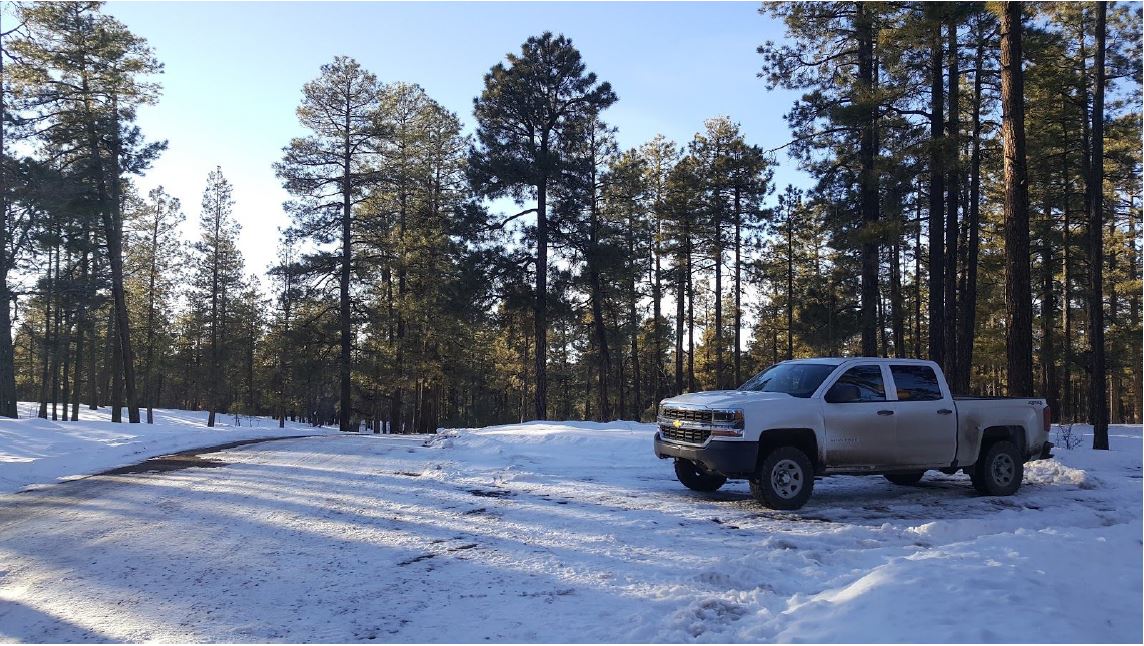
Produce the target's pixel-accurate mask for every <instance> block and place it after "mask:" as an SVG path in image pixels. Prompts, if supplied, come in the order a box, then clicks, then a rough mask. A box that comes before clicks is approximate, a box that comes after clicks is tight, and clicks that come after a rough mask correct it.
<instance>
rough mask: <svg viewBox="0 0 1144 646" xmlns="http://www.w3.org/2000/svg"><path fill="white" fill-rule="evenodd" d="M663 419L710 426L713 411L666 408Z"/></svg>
mask: <svg viewBox="0 0 1144 646" xmlns="http://www.w3.org/2000/svg"><path fill="white" fill-rule="evenodd" d="M662 417H663V419H668V420H680V421H683V422H694V423H696V424H710V423H711V411H709V410H703V409H698V408H666V407H665V408H664V409H663V415H662Z"/></svg>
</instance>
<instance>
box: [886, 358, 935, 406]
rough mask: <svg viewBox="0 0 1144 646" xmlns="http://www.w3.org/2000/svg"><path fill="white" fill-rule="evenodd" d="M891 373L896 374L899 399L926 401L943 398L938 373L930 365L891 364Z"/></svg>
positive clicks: (895, 383) (895, 379) (895, 384)
mask: <svg viewBox="0 0 1144 646" xmlns="http://www.w3.org/2000/svg"><path fill="white" fill-rule="evenodd" d="M890 374H891V375H893V376H894V387H895V388H897V391H898V400H899V401H904V402H919V401H921V402H926V401H934V400H937V399H941V398H942V396H941V386H939V385H938V383H937V375H936V374H934V371H933V368H930V367H929V366H895V365H891V366H890Z"/></svg>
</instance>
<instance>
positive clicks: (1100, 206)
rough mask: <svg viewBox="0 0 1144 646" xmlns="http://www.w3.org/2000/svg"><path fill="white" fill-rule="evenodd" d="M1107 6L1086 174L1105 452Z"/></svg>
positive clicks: (1098, 405) (1099, 10)
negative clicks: (1105, 54) (1105, 99)
mask: <svg viewBox="0 0 1144 646" xmlns="http://www.w3.org/2000/svg"><path fill="white" fill-rule="evenodd" d="M1107 13H1108V5H1107V4H1106V3H1104V2H1098V3H1096V62H1095V68H1096V69H1095V72H1096V85H1095V89H1094V90H1093V95H1092V155H1091V164H1092V166H1091V169H1090V170H1089V172H1088V186H1087V189H1086V191H1085V192H1086V193H1087V194H1088V234H1087V238H1088V264H1089V285H1088V322H1089V348H1090V350H1091V353H1092V369H1091V374H1090V375H1089V389H1088V393H1089V394H1088V420H1089V423H1090V424H1092V448H1094V449H1103V450H1107V449H1108V401H1107V400H1108V387H1107V373H1106V371H1105V360H1104V350H1105V348H1104V297H1103V296H1104V271H1103V270H1104V226H1103V223H1104V84H1105V74H1104V49H1105V46H1104V45H1105V23H1106V20H1107Z"/></svg>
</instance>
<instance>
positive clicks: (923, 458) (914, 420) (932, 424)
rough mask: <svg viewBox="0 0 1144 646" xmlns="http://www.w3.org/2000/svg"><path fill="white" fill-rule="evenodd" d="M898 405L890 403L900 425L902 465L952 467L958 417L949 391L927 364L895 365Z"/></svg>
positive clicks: (898, 444) (894, 383)
mask: <svg viewBox="0 0 1144 646" xmlns="http://www.w3.org/2000/svg"><path fill="white" fill-rule="evenodd" d="M890 378H891V379H892V383H891V384H890V387H891V388H893V391H892V392H894V393H895V394H897V401H891V402H888V405H889V406H890V407H891V408H893V410H894V418H895V420H896V421H897V436H898V442H897V447H898V449H897V452H898V456H897V458H898V460H897V462H898V464H899V465H901V466H903V467H929V468H932V467H937V466H949V465H950V464H951V463H952V462H953V459H954V457H956V454H957V413H956V409H955V408H954V405H953V397H952V395H951V394H950V392H949V390H948V387H947V386H946V385H945V384H944V383H943V381H942V380H941V379H940V378H939V377H938V375H937V373H936V372H935V371H934V369H933V368H932V367H930V366H928V365H924V364H909V363H900V364H898V363H891V364H890Z"/></svg>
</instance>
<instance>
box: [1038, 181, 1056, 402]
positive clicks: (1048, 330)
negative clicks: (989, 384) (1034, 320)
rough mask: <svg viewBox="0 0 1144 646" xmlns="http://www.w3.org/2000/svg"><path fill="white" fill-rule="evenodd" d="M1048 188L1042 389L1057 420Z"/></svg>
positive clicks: (1044, 234)
mask: <svg viewBox="0 0 1144 646" xmlns="http://www.w3.org/2000/svg"><path fill="white" fill-rule="evenodd" d="M1048 195H1049V192H1048V191H1045V204H1044V218H1045V220H1044V230H1043V232H1042V235H1041V337H1042V341H1041V388H1042V389H1043V391H1044V394H1045V399H1046V400H1047V402H1048V404H1049V409H1050V411H1051V414H1052V416H1053V418H1054V421H1056V418H1057V417H1058V416H1059V413H1058V411H1057V409H1058V408H1059V407H1060V383H1059V382H1058V381H1057V366H1056V360H1057V357H1056V347H1055V343H1054V340H1053V318H1054V317H1055V316H1056V303H1055V299H1054V297H1055V295H1056V290H1055V288H1054V285H1053V276H1054V275H1055V273H1056V261H1055V260H1054V258H1053V240H1052V231H1053V209H1052V205H1051V204H1050V202H1049V198H1048Z"/></svg>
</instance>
